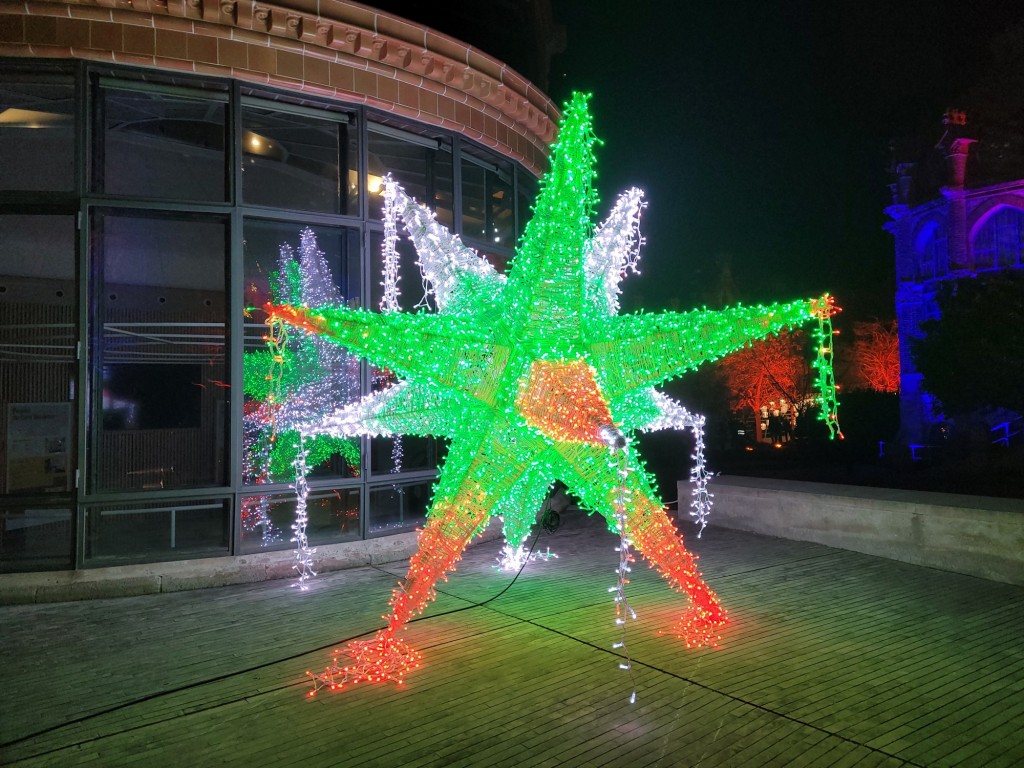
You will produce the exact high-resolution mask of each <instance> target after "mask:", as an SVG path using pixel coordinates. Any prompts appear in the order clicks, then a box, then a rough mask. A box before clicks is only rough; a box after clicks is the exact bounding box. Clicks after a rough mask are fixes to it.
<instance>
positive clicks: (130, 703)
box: [0, 526, 557, 759]
mask: <svg viewBox="0 0 1024 768" xmlns="http://www.w3.org/2000/svg"><path fill="white" fill-rule="evenodd" d="M556 528H557V526H556ZM540 534H541V529H538V530H537V533H536V535H535V536H534V537H533V543H531V544H530V551H529V552H528V553H527V556H526V559H524V560H523V564H522V565H521V566H519V570H518V571H516V575H515V576H514V577H513V578H512V580H511V581H510V582H509V583H508V584H506V585H505V587H504V588H503V589H502V590H501V591H500V592H498V593H497V594H496V595H492V596H491V597H489V598H487V599H486V600H484V601H482V602H479V603H470V604H469V605H463V606H461V607H459V608H452V609H451V610H448V611H442V612H441V613H432V614H430V615H429V616H417V617H416V618H414V619H410V620H409V622H408V623H409V624H412V623H414V622H417V621H426V620H427V619H437V618H440V617H441V616H450V615H451V614H453V613H459V612H461V611H468V610H470V609H472V608H481V607H483V606H485V605H487V604H488V603H491V602H493V601H495V600H497V599H498V598H499V597H501V596H502V595H504V594H505V593H506V592H508V591H509V590H510V589H511V588H512V585H513V584H515V583H516V581H517V580H518V579H519V576H520V575H521V574H522V572H523V569H524V568H525V567H526V564H527V563H528V562H530V556H531V555H532V554H533V550H534V549H535V548H536V546H537V541H538V539H540ZM370 567H371V568H374V569H375V570H378V571H380V572H381V573H387V574H388V575H389V576H394V574H393V573H391V572H390V571H385V570H384V569H383V568H379V567H377V566H376V565H370ZM452 597H455V595H452ZM457 599H460V600H461V599H462V598H457ZM381 629H384V627H383V626H381V627H376V628H374V629H368V630H366V631H365V632H360V633H358V634H356V635H350V636H349V637H346V638H343V639H341V640H336V641H334V642H331V643H328V644H327V645H321V646H320V647H318V648H310V649H307V650H304V651H300V652H299V653H294V654H292V655H291V656H285V657H284V658H280V659H275V660H274V661H268V662H264V663H262V664H257V665H255V666H252V667H246V668H245V669H239V670H235V671H234V672H225V673H224V674H223V675H217V676H215V677H210V678H207V679H205V680H197V681H195V682H192V683H186V684H185V685H179V686H178V687H176V688H170V689H168V690H165V691H157V692H156V693H150V694H147V695H145V696H140V697H139V698H137V699H132V700H131V701H125V702H122V703H120V704H115V705H114V706H111V707H107V708H106V709H101V710H99V711H98V712H91V713H90V714H87V715H82V716H81V717H76V718H74V719H73V720H68V721H67V722H64V723H61V724H60V725H54V726H51V727H49V728H44V729H43V730H41V731H36V732H35V733H30V734H27V735H25V736H19V737H18V738H17V739H12V740H11V741H6V742H4V743H3V744H0V749H7V748H8V747H12V746H15V745H17V744H22V743H24V742H26V741H31V740H32V739H37V738H39V737H40V736H46V735H47V734H50V733H54V732H56V731H59V730H61V729H63V728H68V727H70V726H73V725H78V724H79V723H84V722H87V721H89V720H93V719H95V718H97V717H103V716H104V715H109V714H113V713H114V712H120V711H121V710H123V709H128V708H129V707H134V706H137V705H139V704H145V703H146V702H148V701H153V700H155V699H159V698H162V697H164V696H170V695H171V694H175V693H181V692H182V691H188V690H191V689H193V688H199V687H201V686H204V685H209V684H211V683H219V682H220V681H222V680H228V679H230V678H232V677H238V676H240V675H247V674H249V673H250V672H258V671H259V670H261V669H266V668H267V667H273V666H275V665H277V664H283V663H285V662H288V661H293V660H295V659H298V658H300V657H302V656H307V655H308V654H310V653H317V652H318V651H325V650H327V649H328V648H333V647H334V646H336V645H340V644H342V643H348V642H351V641H352V640H357V639H358V638H360V637H363V636H364V635H368V634H370V633H371V632H378V631H380V630H381ZM303 684H305V681H303ZM297 685H299V683H297V682H296V683H289V684H287V685H282V686H278V687H277V688H273V689H271V690H269V691H263V693H270V692H272V691H280V690H284V689H285V688H291V687H293V686H297ZM251 697H252V694H247V695H246V696H243V697H241V698H239V699H235V700H234V701H242V700H244V699H246V698H251ZM229 703H232V702H222V703H221V704H215V705H213V706H212V707H209V708H208V709H214V708H216V707H219V706H223V704H229ZM204 711H205V710H204ZM139 727H143V726H139ZM128 730H133V729H128ZM122 732H124V731H122ZM89 741H91V739H90V740H89ZM83 743H87V742H78V743H76V744H68V745H66V746H63V747H57V748H56V749H52V750H48V751H47V752H40V753H39V754H36V755H32V757H40V756H42V755H46V754H50V752H58V751H60V750H62V749H69V748H71V747H74V746H78V744H83ZM23 759H29V758H23Z"/></svg>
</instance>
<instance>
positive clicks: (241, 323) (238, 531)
mask: <svg viewBox="0 0 1024 768" xmlns="http://www.w3.org/2000/svg"><path fill="white" fill-rule="evenodd" d="M241 104H242V99H241V86H240V84H239V83H238V81H237V80H235V81H233V82H232V84H231V101H230V103H229V104H228V109H227V115H226V118H227V122H228V125H227V132H228V135H229V136H230V137H231V142H230V144H231V146H230V147H227V148H226V149H227V152H226V154H227V155H228V158H227V162H228V171H229V172H228V202H229V203H230V204H231V206H232V207H231V217H230V220H229V223H228V227H229V231H228V260H227V261H228V263H227V269H228V276H227V283H228V296H227V299H228V301H227V317H226V318H225V325H226V328H225V332H226V333H227V334H228V338H227V341H228V345H229V346H228V349H229V350H230V353H229V356H228V381H229V382H230V383H231V389H230V390H229V392H231V393H233V394H234V396H233V397H231V398H230V399H229V402H228V424H227V427H228V440H227V449H228V456H227V471H228V478H227V487H228V488H229V489H230V491H231V504H230V510H231V512H230V514H231V519H230V528H229V534H228V551H229V553H230V554H231V555H238V554H239V553H241V551H242V524H241V521H242V485H243V484H242V462H243V456H242V452H243V450H244V449H243V421H242V419H243V411H242V406H243V403H244V400H245V394H244V382H243V380H242V379H243V376H242V374H243V356H244V353H245V349H244V345H245V315H244V310H245V306H244V305H245V300H244V299H245V279H244V278H245V274H244V270H245V258H244V253H243V252H242V238H243V236H244V235H243V232H244V229H243V227H244V221H243V218H242V206H241V203H242V152H241V140H242V107H241Z"/></svg>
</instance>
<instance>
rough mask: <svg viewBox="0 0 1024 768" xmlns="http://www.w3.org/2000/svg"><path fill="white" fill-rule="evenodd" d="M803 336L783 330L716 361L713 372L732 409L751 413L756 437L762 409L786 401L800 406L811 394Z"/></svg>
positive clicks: (810, 379)
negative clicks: (726, 391) (726, 393)
mask: <svg viewBox="0 0 1024 768" xmlns="http://www.w3.org/2000/svg"><path fill="white" fill-rule="evenodd" d="M807 343H808V341H807V336H806V334H804V333H803V332H802V331H795V332H789V333H786V332H783V333H781V334H779V335H778V336H774V337H771V338H768V339H764V340H762V341H755V342H754V343H752V344H751V345H750V346H748V347H744V348H743V349H741V350H739V351H738V352H734V353H732V354H731V355H729V356H728V357H725V358H723V359H722V360H719V361H718V363H717V371H718V374H719V376H720V377H721V379H722V382H723V384H724V385H725V388H726V389H727V390H728V392H729V400H730V405H731V406H732V408H733V410H734V411H744V410H748V409H749V410H750V411H751V412H753V414H754V424H755V428H756V430H757V439H758V440H760V439H761V437H762V429H761V413H762V408H769V407H770V404H771V403H772V402H775V403H778V402H780V401H781V400H786V401H788V402H789V403H790V404H791V406H793V407H794V408H802V406H803V404H804V403H806V402H807V401H808V400H809V399H810V398H811V397H812V395H811V394H810V392H811V390H812V382H813V379H812V376H811V366H810V364H809V363H808V360H809V359H810V355H808V353H807Z"/></svg>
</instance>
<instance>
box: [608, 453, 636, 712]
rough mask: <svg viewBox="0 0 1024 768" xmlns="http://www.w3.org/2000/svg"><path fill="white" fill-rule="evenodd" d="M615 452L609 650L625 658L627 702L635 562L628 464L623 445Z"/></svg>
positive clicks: (633, 683) (622, 663)
mask: <svg viewBox="0 0 1024 768" xmlns="http://www.w3.org/2000/svg"><path fill="white" fill-rule="evenodd" d="M612 451H613V452H615V453H617V454H618V456H617V460H616V463H617V464H618V467H617V471H618V475H619V480H620V482H619V485H618V488H616V490H615V526H616V529H617V531H618V534H619V546H617V547H616V548H615V551H616V552H618V553H619V567H618V568H617V569H616V571H615V573H616V576H617V581H616V584H615V586H614V587H610V588H609V589H608V591H609V592H614V593H615V624H616V626H617V627H618V628H619V639H618V640H617V641H616V642H614V643H613V644H612V649H613V650H620V651H622V655H623V656H624V657H625V659H626V660H625V661H620V662H619V669H622V670H625V671H626V672H629V682H630V685H631V686H632V688H633V690H632V692H631V693H630V695H629V703H630V704H634V703H635V702H636V676H635V675H634V673H633V659H632V658H631V657H630V655H629V646H627V645H626V624H627V622H629V621H636V611H634V610H633V607H632V606H631V605H630V604H629V599H628V598H627V597H626V585H627V584H629V574H630V572H631V571H632V565H633V563H634V562H635V560H634V558H633V552H632V550H631V547H632V545H633V542H632V541H631V540H630V538H629V536H628V534H627V533H626V505H627V504H628V503H629V487H628V485H627V484H626V478H627V477H628V476H629V467H628V465H627V463H626V448H625V446H623V447H621V448H618V449H616V448H612Z"/></svg>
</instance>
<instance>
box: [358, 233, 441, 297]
mask: <svg viewBox="0 0 1024 768" xmlns="http://www.w3.org/2000/svg"><path fill="white" fill-rule="evenodd" d="M396 250H397V251H398V280H397V282H396V284H395V289H396V291H397V294H398V296H397V298H398V308H399V309H400V310H402V311H403V312H415V311H417V310H418V309H421V308H426V309H428V310H432V309H434V308H435V306H434V303H433V301H432V300H431V298H432V297H428V296H427V293H426V286H425V285H424V282H423V276H422V274H421V273H420V268H419V265H418V264H417V261H418V259H419V257H418V256H417V255H416V249H415V248H414V247H413V244H412V242H411V241H410V240H409V238H408V237H407V236H406V233H405V230H404V229H403V228H402V227H401V225H399V230H398V243H397V246H396ZM370 251H371V258H370V277H371V279H370V309H372V310H373V311H374V312H379V311H381V302H382V301H383V299H384V234H383V233H382V232H373V233H371V235H370Z"/></svg>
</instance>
